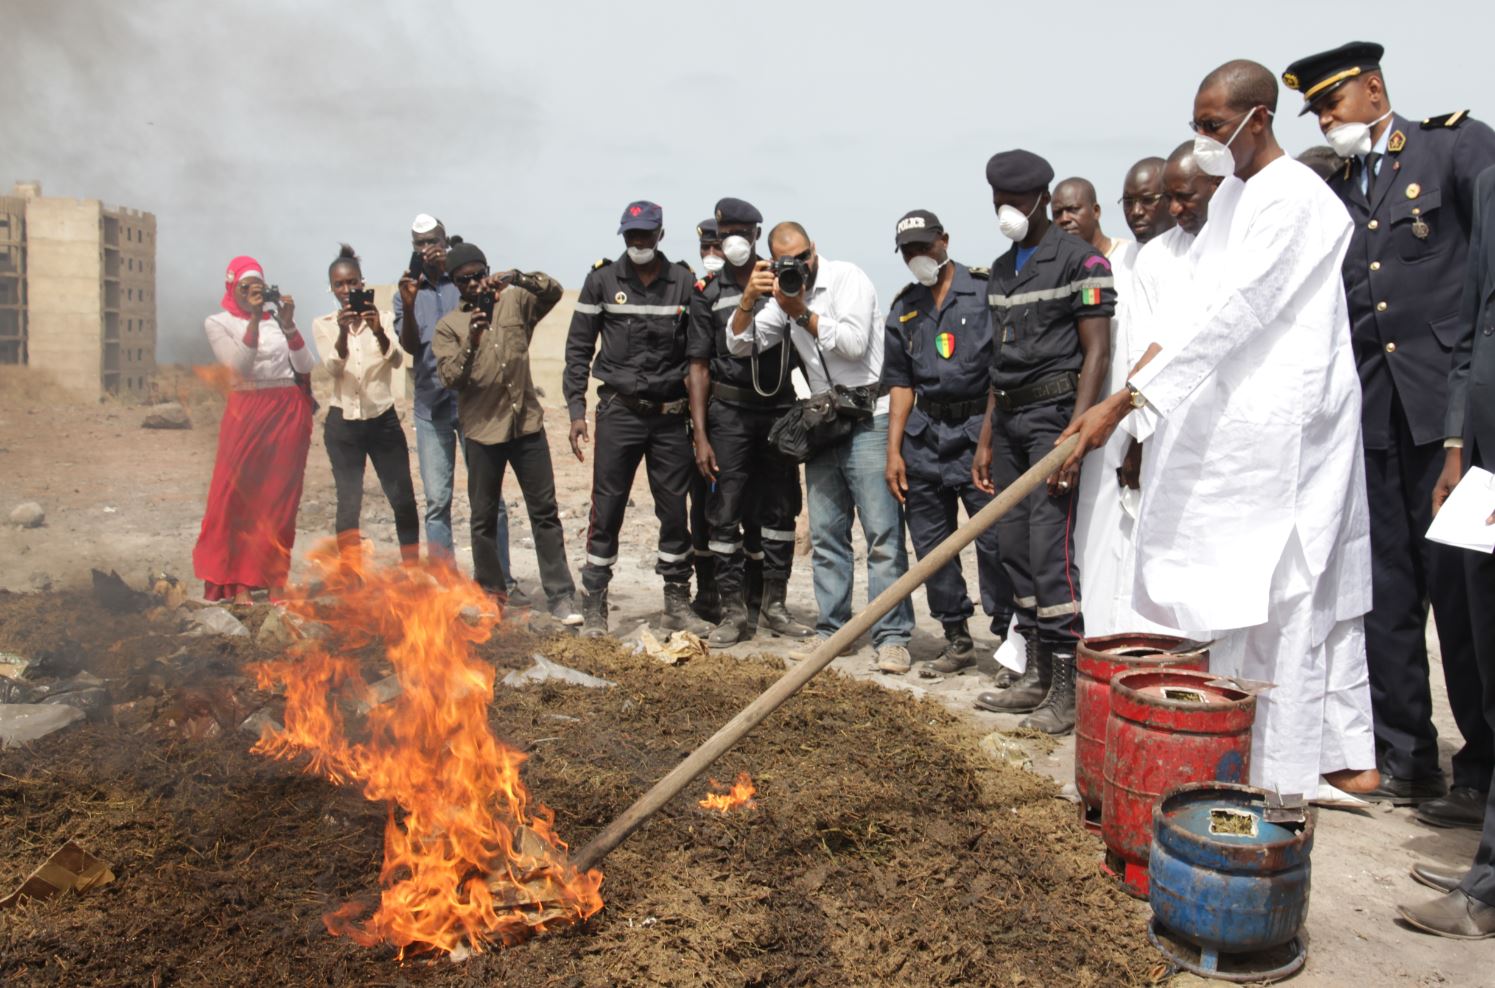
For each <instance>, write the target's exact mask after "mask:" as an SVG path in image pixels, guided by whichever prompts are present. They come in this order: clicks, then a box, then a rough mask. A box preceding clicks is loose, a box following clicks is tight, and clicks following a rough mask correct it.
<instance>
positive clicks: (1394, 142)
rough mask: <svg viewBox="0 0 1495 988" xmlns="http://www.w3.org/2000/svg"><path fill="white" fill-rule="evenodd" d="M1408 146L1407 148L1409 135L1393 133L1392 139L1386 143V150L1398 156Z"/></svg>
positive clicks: (1399, 132) (1398, 132)
mask: <svg viewBox="0 0 1495 988" xmlns="http://www.w3.org/2000/svg"><path fill="white" fill-rule="evenodd" d="M1406 146H1407V135H1406V134H1403V133H1402V132H1401V131H1399V130H1398V131H1393V132H1392V134H1391V139H1390V140H1388V141H1387V142H1386V150H1387V151H1390V152H1391V153H1392V154H1396V153H1397V152H1398V151H1400V150H1401V149H1402V148H1404V147H1406Z"/></svg>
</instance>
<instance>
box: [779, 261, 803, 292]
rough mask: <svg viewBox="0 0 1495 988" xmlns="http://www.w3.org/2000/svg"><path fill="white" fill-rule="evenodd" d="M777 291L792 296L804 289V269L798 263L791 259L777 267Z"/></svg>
mask: <svg viewBox="0 0 1495 988" xmlns="http://www.w3.org/2000/svg"><path fill="white" fill-rule="evenodd" d="M777 274H778V277H779V291H781V292H783V293H784V294H785V295H788V296H790V297H793V296H795V295H798V294H799V293H800V292H802V291H804V290H805V274H804V270H803V269H802V268H800V266H799V265H798V264H795V263H794V262H793V261H791V262H790V263H788V264H784V265H782V266H780V267H779V270H778V272H777Z"/></svg>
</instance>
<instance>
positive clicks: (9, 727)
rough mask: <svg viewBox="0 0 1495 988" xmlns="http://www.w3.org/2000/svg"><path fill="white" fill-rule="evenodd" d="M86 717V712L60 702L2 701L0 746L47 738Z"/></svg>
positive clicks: (0, 707) (0, 709)
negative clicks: (84, 715)
mask: <svg viewBox="0 0 1495 988" xmlns="http://www.w3.org/2000/svg"><path fill="white" fill-rule="evenodd" d="M82 719H83V711H81V710H79V709H78V708H77V707H69V706H66V705H64V704H59V703H0V748H10V747H14V746H15V745H18V744H25V743H26V742H28V741H35V740H37V739H39V738H44V737H46V736H47V735H48V734H51V733H52V732H53V731H60V730H62V729H63V728H64V727H67V726H68V725H69V724H76V723H77V722H78V721H80V720H82Z"/></svg>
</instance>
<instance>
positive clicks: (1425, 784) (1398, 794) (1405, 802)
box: [1355, 772, 1448, 806]
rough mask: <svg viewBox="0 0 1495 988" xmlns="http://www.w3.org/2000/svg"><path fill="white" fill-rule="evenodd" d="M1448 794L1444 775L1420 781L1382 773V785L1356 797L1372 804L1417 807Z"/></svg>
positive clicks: (1432, 776)
mask: <svg viewBox="0 0 1495 988" xmlns="http://www.w3.org/2000/svg"><path fill="white" fill-rule="evenodd" d="M1447 792H1448V787H1447V786H1446V785H1444V782H1443V776H1442V774H1439V775H1428V776H1423V777H1422V778H1420V779H1399V778H1397V777H1396V776H1394V775H1387V774H1386V773H1385V772H1382V773H1381V784H1380V785H1379V786H1376V787H1375V788H1374V789H1372V790H1371V791H1370V792H1357V793H1355V795H1356V796H1359V797H1360V798H1361V799H1363V800H1366V801H1367V802H1371V803H1390V804H1391V805H1392V806H1417V805H1419V804H1422V803H1426V802H1427V801H1428V800H1431V799H1439V798H1441V797H1442V796H1443V795H1444V794H1445V793H1447Z"/></svg>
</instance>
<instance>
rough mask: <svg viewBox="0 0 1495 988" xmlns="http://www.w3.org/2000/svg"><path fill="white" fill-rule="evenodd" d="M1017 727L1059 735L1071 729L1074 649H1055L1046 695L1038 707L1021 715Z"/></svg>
mask: <svg viewBox="0 0 1495 988" xmlns="http://www.w3.org/2000/svg"><path fill="white" fill-rule="evenodd" d="M1018 727H1025V728H1030V729H1032V730H1035V731H1042V732H1043V733H1045V734H1052V735H1054V736H1056V737H1057V736H1059V735H1061V734H1068V733H1069V732H1071V731H1073V730H1074V729H1075V657H1074V653H1073V652H1071V653H1068V654H1064V653H1055V655H1054V657H1053V674H1052V675H1051V676H1050V679H1049V692H1048V696H1046V697H1044V698H1043V703H1042V704H1041V705H1039V707H1038V709H1037V710H1035V711H1033V712H1032V713H1031V714H1029V715H1028V716H1026V717H1024V718H1023V722H1022V723H1021V724H1019V725H1018Z"/></svg>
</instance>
